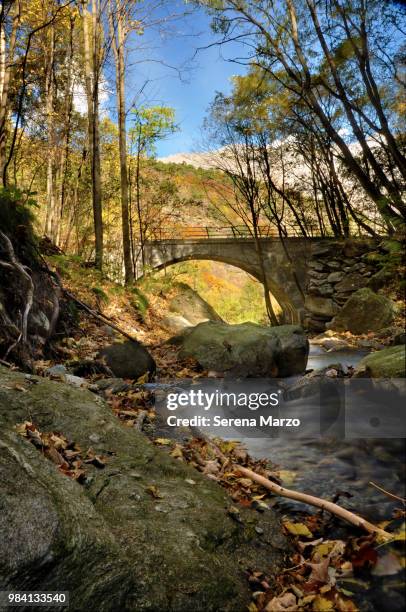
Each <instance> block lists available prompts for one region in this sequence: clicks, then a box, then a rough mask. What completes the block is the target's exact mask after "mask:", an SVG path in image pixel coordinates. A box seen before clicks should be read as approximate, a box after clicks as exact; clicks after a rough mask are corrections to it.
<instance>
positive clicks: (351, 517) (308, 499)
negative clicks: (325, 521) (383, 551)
mask: <svg viewBox="0 0 406 612" xmlns="http://www.w3.org/2000/svg"><path fill="white" fill-rule="evenodd" d="M235 467H236V468H237V469H238V471H239V472H241V473H242V474H244V476H246V477H247V478H250V479H251V480H253V481H254V482H257V483H258V484H260V485H262V486H263V487H265V489H268V490H269V491H272V493H275V494H276V495H280V496H281V497H287V498H289V499H294V500H295V501H299V502H302V503H304V504H310V505H311V506H316V508H321V509H322V510H327V512H331V514H334V515H335V516H338V517H339V518H341V519H343V520H344V521H347V523H351V524H352V525H355V526H356V527H362V528H363V529H365V530H366V531H368V532H369V533H375V534H377V535H379V536H380V537H381V538H383V539H385V540H392V539H393V535H392V534H390V533H388V532H387V531H385V530H384V529H380V528H379V527H376V526H375V525H373V524H372V523H370V522H369V521H366V520H365V519H363V518H361V517H360V516H357V515H356V514H354V513H353V512H350V511H349V510H345V508H341V507H340V506H337V504H334V503H333V502H330V501H327V500H325V499H320V497H314V496H313V495H308V494H307V493H299V492H297V491H292V490H291V489H285V488H284V487H281V486H280V485H278V484H276V483H275V482H272V481H271V480H268V478H265V476H260V475H259V474H256V473H255V472H253V471H252V470H249V469H248V468H245V467H241V466H240V465H236V466H235Z"/></svg>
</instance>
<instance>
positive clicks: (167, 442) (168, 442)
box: [154, 438, 172, 446]
mask: <svg viewBox="0 0 406 612" xmlns="http://www.w3.org/2000/svg"><path fill="white" fill-rule="evenodd" d="M154 442H155V444H159V445H160V446H170V445H171V444H172V440H170V439H169V438H155V440H154Z"/></svg>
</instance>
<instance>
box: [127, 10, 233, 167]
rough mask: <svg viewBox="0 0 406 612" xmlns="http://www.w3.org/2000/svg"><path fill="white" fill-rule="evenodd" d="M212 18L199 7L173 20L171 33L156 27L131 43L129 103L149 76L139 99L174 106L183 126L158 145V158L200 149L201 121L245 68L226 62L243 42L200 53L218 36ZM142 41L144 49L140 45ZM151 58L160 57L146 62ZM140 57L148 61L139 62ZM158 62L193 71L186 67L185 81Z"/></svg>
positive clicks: (179, 121)
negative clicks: (232, 79)
mask: <svg viewBox="0 0 406 612" xmlns="http://www.w3.org/2000/svg"><path fill="white" fill-rule="evenodd" d="M186 8H187V6H186ZM182 10H183V11H184V10H185V5H184V4H183V2H181V1H180V0H168V2H165V11H167V13H168V14H170V13H174V12H176V11H178V12H180V11H182ZM210 21H211V19H210V16H208V15H207V14H206V13H205V12H204V11H203V10H195V11H193V13H192V14H191V15H189V16H186V17H184V18H182V19H179V20H177V21H176V22H174V23H172V24H171V25H170V30H171V31H170V32H169V33H168V34H167V36H164V37H163V38H162V36H160V34H159V32H158V31H157V29H153V30H150V31H146V33H145V34H144V36H141V37H136V38H135V37H133V39H131V41H130V46H131V43H132V46H133V49H131V50H130V52H129V57H128V71H127V92H126V93H127V100H128V103H129V104H131V102H132V100H133V99H134V97H135V96H136V94H137V92H139V90H140V88H141V87H142V86H143V84H144V83H145V82H146V80H148V84H147V85H146V86H145V89H144V91H143V94H142V96H141V97H139V101H140V102H141V103H143V104H165V105H167V106H171V107H173V108H174V109H175V111H176V121H177V123H178V124H179V127H180V131H179V132H178V133H176V134H174V135H172V136H170V137H169V138H167V139H166V140H164V141H161V142H160V143H158V157H163V156H166V155H170V154H172V153H179V152H185V151H194V150H198V148H199V143H200V140H201V126H202V122H203V119H204V116H205V114H206V110H207V108H208V106H209V104H210V102H211V101H212V100H213V98H214V95H215V92H216V91H228V90H229V89H230V77H231V76H232V75H234V74H242V73H243V72H244V68H243V67H241V66H239V65H237V64H235V63H232V62H228V61H227V57H234V56H236V55H238V51H239V50H240V49H239V48H238V47H239V45H236V44H232V45H231V44H230V45H227V47H226V48H219V47H218V46H213V47H210V48H208V49H203V50H200V51H197V49H198V48H200V47H205V46H207V45H210V44H212V43H214V42H215V41H216V40H217V37H216V36H215V35H214V34H213V33H212V31H211V29H210ZM139 45H141V46H144V47H145V49H139V48H138V49H137V46H139ZM196 51H197V54H196ZM195 54H196V56H195V57H194V55H195ZM149 58H152V59H153V60H156V61H153V62H151V61H148V59H149ZM141 59H145V60H146V61H142V62H141V63H139V62H140V60H141ZM160 61H165V62H166V63H167V64H170V65H172V66H176V67H177V68H182V67H183V68H184V69H185V68H186V66H189V68H190V69H189V70H184V71H183V78H182V80H181V79H180V78H179V76H178V74H177V71H176V70H173V69H171V68H169V67H166V66H163V65H162V64H160V63H159V62H160Z"/></svg>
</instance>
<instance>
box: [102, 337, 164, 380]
mask: <svg viewBox="0 0 406 612" xmlns="http://www.w3.org/2000/svg"><path fill="white" fill-rule="evenodd" d="M97 358H98V359H99V360H101V361H103V363H105V364H106V366H107V367H108V368H110V370H111V371H112V372H113V374H114V376H117V377H118V378H130V379H132V380H137V379H138V378H140V376H143V375H144V374H146V373H147V372H149V374H153V373H154V372H155V368H156V366H155V361H154V359H153V358H152V356H151V355H150V354H149V352H148V351H147V349H146V348H145V347H144V346H143V345H142V344H141V343H140V342H137V341H136V340H132V341H131V340H126V341H124V342H114V343H113V344H110V345H109V346H106V347H105V348H104V349H102V350H101V351H100V352H99V353H98V355H97Z"/></svg>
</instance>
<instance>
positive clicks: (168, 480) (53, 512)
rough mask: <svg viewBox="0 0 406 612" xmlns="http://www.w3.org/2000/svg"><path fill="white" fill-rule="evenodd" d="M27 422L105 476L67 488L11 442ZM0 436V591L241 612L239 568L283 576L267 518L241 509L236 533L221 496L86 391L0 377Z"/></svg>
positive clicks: (81, 601)
mask: <svg viewBox="0 0 406 612" xmlns="http://www.w3.org/2000/svg"><path fill="white" fill-rule="evenodd" d="M22 389H24V390H25V391H22ZM25 420H29V421H32V422H33V423H34V424H35V425H36V427H37V428H38V429H39V430H40V431H42V432H49V431H54V432H60V433H61V434H63V435H64V436H66V437H67V438H68V439H69V440H72V441H75V442H76V443H77V444H79V445H80V447H81V448H82V449H88V448H89V447H90V446H91V447H92V448H93V450H94V451H95V452H96V453H97V454H98V455H103V456H107V457H108V459H107V461H106V465H105V467H104V469H100V468H97V467H96V466H93V465H90V464H89V465H88V464H86V475H87V478H86V481H85V483H84V484H82V485H81V484H79V483H78V482H76V481H73V480H71V479H70V478H68V477H67V476H66V475H64V474H63V473H61V472H60V471H59V470H58V468H57V466H56V465H55V464H54V463H52V462H51V461H49V460H48V459H47V458H45V456H44V455H43V454H42V453H41V452H40V451H39V450H38V449H37V448H35V447H34V446H33V445H32V444H31V443H30V442H29V441H28V440H27V439H25V438H23V437H21V436H20V435H19V434H18V433H17V432H16V431H15V429H14V427H15V425H16V424H17V423H22V422H24V421H25ZM0 427H1V432H2V435H1V440H0V479H1V482H2V488H1V491H0V508H1V512H0V584H1V585H2V588H3V589H9V590H22V589H24V590H45V591H52V590H67V591H70V609H72V610H87V609H88V610H98V611H110V610H111V611H113V610H134V611H137V612H141V611H146V610H148V611H158V610H165V612H170V611H176V612H182V611H184V612H190V610H201V611H203V610H204V611H212V612H215V611H216V612H217V611H229V612H239V611H241V612H242V611H244V610H246V606H247V604H248V603H249V599H250V593H249V588H248V584H247V581H246V577H245V576H244V569H245V568H247V567H256V568H258V569H259V570H263V571H266V572H267V573H268V574H270V576H271V577H272V576H274V575H275V574H276V572H278V571H279V570H280V569H281V567H283V565H284V560H285V556H286V551H287V543H286V540H285V538H284V536H283V535H282V532H281V527H280V524H279V521H278V520H277V518H276V516H275V514H274V513H273V512H272V511H271V510H270V511H267V512H265V513H264V514H259V513H256V512H254V511H249V510H244V509H241V513H240V516H241V521H242V522H241V523H240V522H236V521H235V520H233V518H232V516H230V514H229V513H228V509H229V507H230V505H231V504H232V501H231V499H230V498H229V497H228V496H227V495H226V494H225V492H224V491H223V490H222V489H221V487H219V486H218V485H217V484H216V483H213V482H212V481H210V480H208V479H207V478H206V477H204V476H202V475H201V474H200V473H198V472H197V471H195V470H193V469H192V468H190V467H189V466H187V465H185V464H184V463H182V462H180V461H178V460H175V459H173V458H171V457H170V456H169V455H168V454H166V453H165V452H164V451H162V450H160V449H157V448H156V447H154V446H153V445H152V444H151V443H150V442H149V441H148V440H147V439H146V438H145V437H144V436H143V435H142V434H140V433H138V432H137V431H136V430H134V429H130V428H128V427H124V426H123V425H122V424H121V423H120V422H119V421H118V419H117V418H116V417H115V416H114V415H113V414H112V412H111V410H110V408H109V407H108V406H107V405H106V404H105V403H104V402H103V401H102V400H101V399H100V398H99V397H98V396H96V395H93V394H92V393H91V392H90V391H86V390H82V389H75V388H72V387H70V386H67V385H65V384H63V383H59V382H54V381H49V380H45V379H40V378H38V377H35V376H30V377H28V376H26V375H24V374H21V373H16V372H12V371H10V370H6V369H5V368H1V367H0ZM150 487H154V488H153V489H151V488H150ZM151 491H153V492H155V495H152V494H151Z"/></svg>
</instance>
